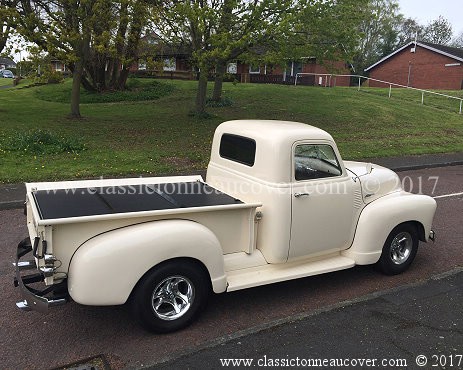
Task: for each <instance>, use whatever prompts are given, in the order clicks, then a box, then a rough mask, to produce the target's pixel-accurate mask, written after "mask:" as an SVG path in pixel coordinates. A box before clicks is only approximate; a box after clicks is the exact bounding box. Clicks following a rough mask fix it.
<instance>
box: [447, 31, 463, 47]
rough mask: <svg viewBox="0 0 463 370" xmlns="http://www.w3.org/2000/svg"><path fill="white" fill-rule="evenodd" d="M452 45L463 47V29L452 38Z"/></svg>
mask: <svg viewBox="0 0 463 370" xmlns="http://www.w3.org/2000/svg"><path fill="white" fill-rule="evenodd" d="M450 46H453V47H454V48H460V49H463V31H462V32H460V34H459V35H458V36H456V37H455V38H454V39H453V40H452V43H451V44H450Z"/></svg>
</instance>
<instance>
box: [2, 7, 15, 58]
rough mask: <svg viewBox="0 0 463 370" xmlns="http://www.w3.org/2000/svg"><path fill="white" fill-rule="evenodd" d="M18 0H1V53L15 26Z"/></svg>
mask: <svg viewBox="0 0 463 370" xmlns="http://www.w3.org/2000/svg"><path fill="white" fill-rule="evenodd" d="M17 3H18V0H0V53H2V52H3V50H4V49H5V46H6V44H7V42H8V38H9V37H10V34H11V33H12V32H13V31H14V28H15V21H14V20H15V15H16V5H17Z"/></svg>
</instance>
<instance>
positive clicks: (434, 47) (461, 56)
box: [365, 41, 463, 72]
mask: <svg viewBox="0 0 463 370" xmlns="http://www.w3.org/2000/svg"><path fill="white" fill-rule="evenodd" d="M412 45H415V41H410V42H409V43H408V44H406V45H404V46H402V47H401V48H399V49H397V50H396V51H394V52H392V53H391V54H389V55H387V56H385V57H384V58H382V59H381V60H379V61H377V62H376V63H375V64H372V65H371V66H369V67H368V68H366V69H365V72H368V71H369V70H371V69H373V68H375V67H376V66H377V65H379V64H381V63H382V62H384V61H386V60H387V59H389V58H391V57H393V56H394V55H396V54H398V53H400V52H401V51H402V50H404V49H406V48H408V47H410V46H412ZM416 45H417V46H420V47H422V48H424V49H428V50H431V51H433V52H435V53H438V54H442V55H445V56H446V57H449V58H452V59H455V60H458V61H460V62H463V49H460V48H453V47H450V46H445V45H439V44H433V43H430V42H425V41H417V42H416Z"/></svg>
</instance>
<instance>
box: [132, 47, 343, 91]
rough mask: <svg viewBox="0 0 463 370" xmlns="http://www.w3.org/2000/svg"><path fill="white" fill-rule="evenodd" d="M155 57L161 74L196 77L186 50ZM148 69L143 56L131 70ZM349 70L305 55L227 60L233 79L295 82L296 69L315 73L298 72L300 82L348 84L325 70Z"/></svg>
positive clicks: (341, 71) (165, 75)
mask: <svg viewBox="0 0 463 370" xmlns="http://www.w3.org/2000/svg"><path fill="white" fill-rule="evenodd" d="M156 59H162V60H164V68H163V72H162V74H159V75H158V76H157V77H164V78H190V79H194V78H196V73H195V72H194V70H193V69H192V67H191V63H190V61H189V55H188V54H187V53H183V52H175V51H173V50H172V51H167V52H166V51H164V52H163V54H162V55H157V56H156ZM146 69H147V66H146V62H145V60H144V59H140V60H139V61H138V63H134V64H133V65H132V66H131V71H132V72H136V71H144V70H146ZM333 71H336V73H339V74H346V75H347V74H350V69H349V67H348V66H347V65H346V63H344V62H325V63H323V64H321V63H317V60H316V59H315V58H302V59H300V60H291V61H288V62H287V63H286V66H283V67H282V66H278V65H267V64H257V65H250V64H248V63H245V62H242V61H239V60H237V61H234V62H231V63H229V64H228V66H227V73H228V74H229V75H230V76H232V77H233V78H234V79H236V80H238V81H240V82H243V83H247V82H252V83H276V84H294V80H295V78H296V74H297V73H313V74H314V75H310V76H307V75H306V76H299V77H298V84H301V85H313V86H318V85H320V86H349V85H350V78H349V77H339V76H338V77H329V76H325V74H330V73H333Z"/></svg>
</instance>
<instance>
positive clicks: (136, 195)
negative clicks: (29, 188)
mask: <svg viewBox="0 0 463 370" xmlns="http://www.w3.org/2000/svg"><path fill="white" fill-rule="evenodd" d="M32 196H33V199H34V201H35V204H36V206H37V210H38V212H39V216H40V219H42V220H51V219H63V218H71V217H84V216H96V215H107V214H119V213H132V212H143V211H158V210H170V209H180V208H196V207H206V206H220V205H233V204H243V202H241V201H240V200H239V199H235V198H233V197H231V196H229V195H227V194H224V193H222V192H220V191H218V190H217V189H214V188H213V187H211V186H209V185H207V184H205V183H203V182H201V181H192V182H172V183H162V184H138V185H116V186H103V187H82V188H72V189H54V190H36V191H33V192H32Z"/></svg>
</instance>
